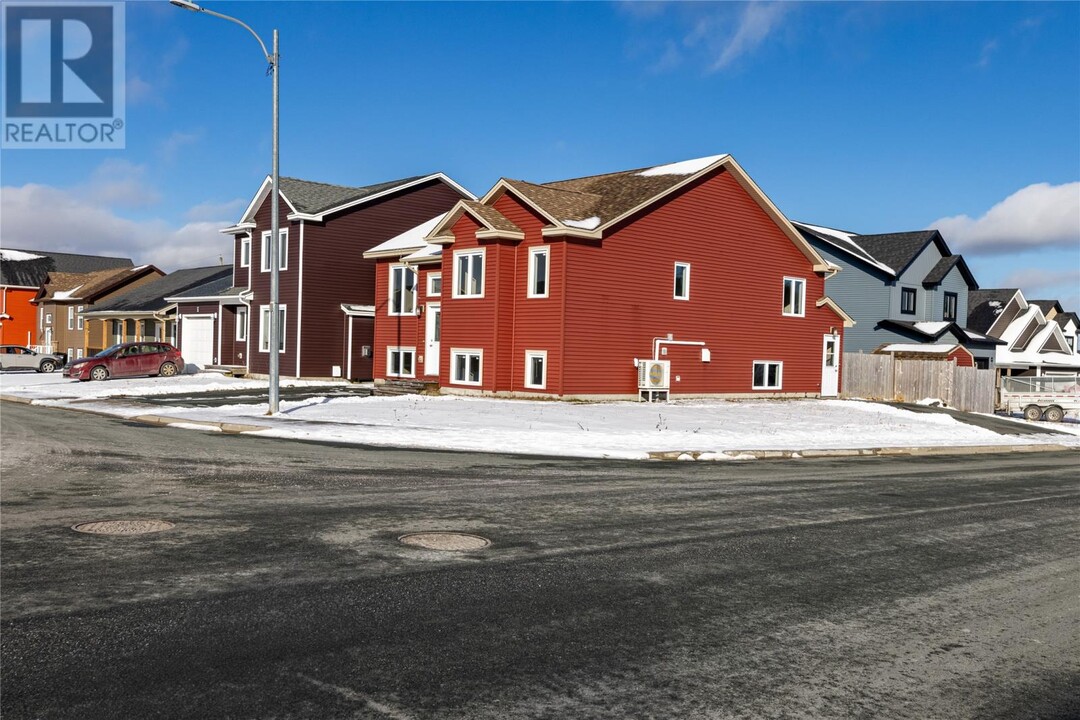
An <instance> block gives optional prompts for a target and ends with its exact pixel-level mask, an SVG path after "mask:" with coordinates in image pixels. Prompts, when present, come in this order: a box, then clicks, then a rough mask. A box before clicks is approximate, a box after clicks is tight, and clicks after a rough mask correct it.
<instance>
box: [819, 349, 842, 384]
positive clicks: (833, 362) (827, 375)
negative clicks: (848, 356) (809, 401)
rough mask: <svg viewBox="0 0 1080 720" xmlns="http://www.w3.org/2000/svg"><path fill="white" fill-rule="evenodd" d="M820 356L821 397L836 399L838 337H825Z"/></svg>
mask: <svg viewBox="0 0 1080 720" xmlns="http://www.w3.org/2000/svg"><path fill="white" fill-rule="evenodd" d="M823 348H824V349H823V351H822V354H821V397H836V394H837V391H838V390H839V389H840V336H839V335H826V336H825V342H824V345H823Z"/></svg>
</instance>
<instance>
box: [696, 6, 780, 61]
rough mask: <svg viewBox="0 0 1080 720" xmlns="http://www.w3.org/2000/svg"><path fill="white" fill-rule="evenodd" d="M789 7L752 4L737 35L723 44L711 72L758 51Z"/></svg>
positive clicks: (745, 11) (736, 30)
mask: <svg viewBox="0 0 1080 720" xmlns="http://www.w3.org/2000/svg"><path fill="white" fill-rule="evenodd" d="M786 12H787V6H786V5H784V4H783V3H779V2H752V3H749V4H747V5H746V7H744V8H743V11H742V14H741V15H740V16H739V21H738V25H737V26H736V28H735V33H734V34H733V35H732V36H731V38H730V39H728V40H727V41H726V42H725V43H724V44H723V49H722V50H721V51H720V56H719V57H718V58H717V59H716V62H714V63H713V65H712V67H711V68H710V70H712V71H713V72H715V71H717V70H723V69H724V68H725V67H727V66H728V65H730V64H731V63H733V62H734V61H735V60H737V59H738V58H740V57H741V56H743V55H746V54H747V53H751V52H753V51H754V50H756V49H757V47H758V46H759V45H761V43H762V42H764V41H765V38H767V37H768V36H769V34H770V33H771V32H772V31H773V30H774V29H775V28H776V27H777V26H778V25H779V24H780V21H781V19H782V18H783V16H784V14H785V13H786Z"/></svg>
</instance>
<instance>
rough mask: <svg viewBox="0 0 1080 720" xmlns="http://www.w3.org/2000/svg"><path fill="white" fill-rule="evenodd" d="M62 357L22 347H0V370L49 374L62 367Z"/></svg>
mask: <svg viewBox="0 0 1080 720" xmlns="http://www.w3.org/2000/svg"><path fill="white" fill-rule="evenodd" d="M63 365H64V356H62V355H52V354H49V353H39V352H35V351H34V350H31V349H30V348H28V347H24V346H22V345H0V370H15V369H16V368H24V369H26V370H34V371H35V372H44V373H51V372H52V371H53V370H55V369H56V368H58V367H63Z"/></svg>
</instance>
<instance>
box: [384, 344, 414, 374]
mask: <svg viewBox="0 0 1080 720" xmlns="http://www.w3.org/2000/svg"><path fill="white" fill-rule="evenodd" d="M386 375H387V377H410V378H411V377H416V348H411V347H410V348H402V347H391V348H387V349H386Z"/></svg>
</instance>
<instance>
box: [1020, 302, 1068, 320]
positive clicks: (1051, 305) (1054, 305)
mask: <svg viewBox="0 0 1080 720" xmlns="http://www.w3.org/2000/svg"><path fill="white" fill-rule="evenodd" d="M1028 304H1029V305H1038V306H1039V309H1040V310H1042V312H1043V315H1046V316H1049V315H1050V311H1051V310H1053V311H1055V313H1059V312H1062V311H1063V310H1064V308H1063V307H1061V303H1059V302H1058V301H1057V300H1028ZM1048 319H1049V317H1048Z"/></svg>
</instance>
